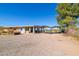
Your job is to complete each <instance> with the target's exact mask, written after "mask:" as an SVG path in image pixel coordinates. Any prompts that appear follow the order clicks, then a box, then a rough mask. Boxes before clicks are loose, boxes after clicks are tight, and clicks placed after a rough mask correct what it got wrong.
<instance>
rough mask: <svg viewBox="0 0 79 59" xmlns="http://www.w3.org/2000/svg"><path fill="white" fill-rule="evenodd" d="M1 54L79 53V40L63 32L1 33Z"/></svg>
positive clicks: (57, 54)
mask: <svg viewBox="0 0 79 59" xmlns="http://www.w3.org/2000/svg"><path fill="white" fill-rule="evenodd" d="M0 55H1V56H64V55H65V56H66V55H79V41H77V40H73V39H72V38H71V37H67V36H64V35H63V34H43V33H41V34H25V35H1V36H0Z"/></svg>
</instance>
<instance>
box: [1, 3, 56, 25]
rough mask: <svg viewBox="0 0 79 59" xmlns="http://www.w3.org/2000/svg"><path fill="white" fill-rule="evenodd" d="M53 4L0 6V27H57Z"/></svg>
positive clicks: (10, 4)
mask: <svg viewBox="0 0 79 59" xmlns="http://www.w3.org/2000/svg"><path fill="white" fill-rule="evenodd" d="M56 6H57V4H55V3H51V4H50V3H15V4H14V3H7V4H5V3H4V4H3V3H2V4H0V26H25V25H48V26H55V25H57V21H56V16H57V13H56Z"/></svg>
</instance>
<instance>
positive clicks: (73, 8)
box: [56, 3, 79, 29]
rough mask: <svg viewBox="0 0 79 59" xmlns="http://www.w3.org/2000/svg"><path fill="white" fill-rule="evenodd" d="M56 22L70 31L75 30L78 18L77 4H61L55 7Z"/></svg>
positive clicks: (78, 8)
mask: <svg viewBox="0 0 79 59" xmlns="http://www.w3.org/2000/svg"><path fill="white" fill-rule="evenodd" d="M56 10H57V13H58V16H57V22H58V24H59V25H60V26H61V27H64V28H67V29H70V28H76V25H77V23H78V20H77V18H78V17H79V4H77V3H61V4H58V5H57V8H56Z"/></svg>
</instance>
